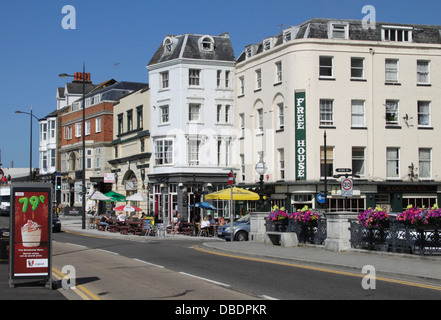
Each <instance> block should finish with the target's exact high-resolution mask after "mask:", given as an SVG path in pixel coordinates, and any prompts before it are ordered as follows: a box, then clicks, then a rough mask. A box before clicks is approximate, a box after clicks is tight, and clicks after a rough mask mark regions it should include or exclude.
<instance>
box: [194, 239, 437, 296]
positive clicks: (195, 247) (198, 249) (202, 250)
mask: <svg viewBox="0 0 441 320" xmlns="http://www.w3.org/2000/svg"><path fill="white" fill-rule="evenodd" d="M191 248H193V249H195V250H197V251H201V252H205V253H209V254H215V255H218V256H224V257H229V258H235V259H242V260H248V261H257V262H264V263H271V264H278V265H282V266H288V267H294V268H301V269H307V270H314V271H321V272H327V273H333V274H339V275H345V276H350V277H357V278H364V277H369V276H368V275H364V274H358V273H353V272H346V271H338V270H332V269H326V268H320V267H313V266H305V265H301V264H295V263H289V262H281V261H271V260H265V259H261V258H252V257H241V256H236V255H231V254H227V253H220V252H215V251H210V250H206V249H202V248H200V247H199V246H198V245H195V246H192V247H191ZM375 279H376V280H380V281H384V282H390V283H395V284H401V285H405V286H411V287H418V288H424V289H430V290H436V291H441V286H437V285H430V284H423V283H418V282H412V281H404V280H397V279H390V278H384V277H375Z"/></svg>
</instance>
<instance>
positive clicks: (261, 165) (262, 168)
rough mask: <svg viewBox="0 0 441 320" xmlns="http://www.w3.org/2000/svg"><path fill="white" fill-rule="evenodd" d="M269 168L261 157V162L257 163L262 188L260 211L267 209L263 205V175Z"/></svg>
mask: <svg viewBox="0 0 441 320" xmlns="http://www.w3.org/2000/svg"><path fill="white" fill-rule="evenodd" d="M266 170H267V167H266V163H265V161H263V156H261V157H260V160H259V162H258V163H257V164H256V172H257V173H258V174H259V184H260V190H259V196H260V199H259V203H258V206H259V208H258V212H263V211H264V210H265V208H264V205H263V196H264V193H263V176H264V174H265V172H266Z"/></svg>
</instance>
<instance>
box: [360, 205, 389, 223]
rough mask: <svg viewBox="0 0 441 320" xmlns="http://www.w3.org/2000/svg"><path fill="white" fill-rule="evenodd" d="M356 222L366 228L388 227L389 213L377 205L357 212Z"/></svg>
mask: <svg viewBox="0 0 441 320" xmlns="http://www.w3.org/2000/svg"><path fill="white" fill-rule="evenodd" d="M358 222H359V223H360V224H361V225H363V226H364V227H367V228H389V215H388V214H387V213H386V211H384V210H382V209H381V208H379V207H376V208H369V209H367V210H365V211H363V212H360V213H359V214H358Z"/></svg>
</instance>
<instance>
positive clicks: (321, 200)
mask: <svg viewBox="0 0 441 320" xmlns="http://www.w3.org/2000/svg"><path fill="white" fill-rule="evenodd" d="M325 200H326V198H325V195H324V194H323V193H321V192H320V193H319V194H318V195H317V202H318V203H325Z"/></svg>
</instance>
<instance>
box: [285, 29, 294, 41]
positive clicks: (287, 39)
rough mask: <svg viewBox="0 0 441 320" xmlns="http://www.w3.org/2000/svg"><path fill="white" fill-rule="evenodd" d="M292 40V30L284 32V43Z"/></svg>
mask: <svg viewBox="0 0 441 320" xmlns="http://www.w3.org/2000/svg"><path fill="white" fill-rule="evenodd" d="M291 39H292V34H291V29H287V30H283V43H285V42H288V41H290V40H291Z"/></svg>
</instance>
